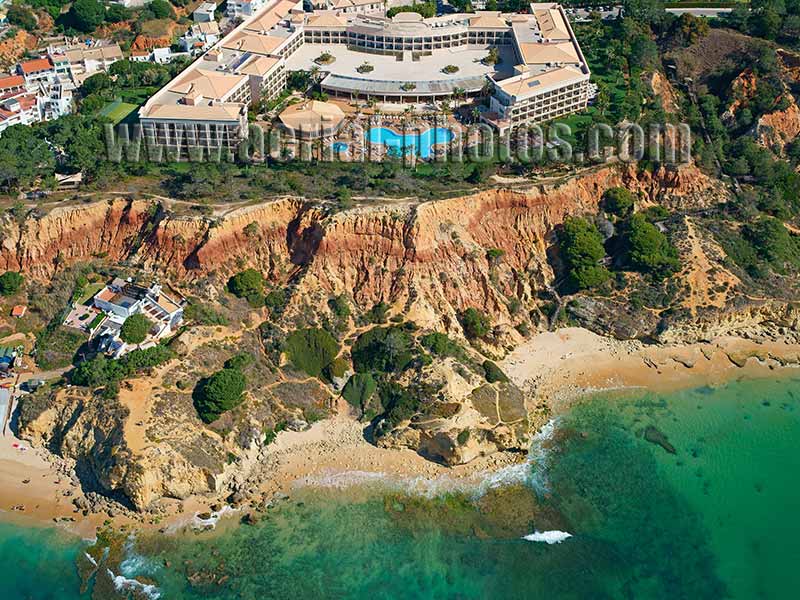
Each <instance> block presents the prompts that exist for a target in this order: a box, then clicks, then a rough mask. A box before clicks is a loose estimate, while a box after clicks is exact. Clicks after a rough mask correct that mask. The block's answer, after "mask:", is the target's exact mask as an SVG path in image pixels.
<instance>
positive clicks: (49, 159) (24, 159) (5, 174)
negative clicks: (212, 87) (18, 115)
mask: <svg viewBox="0 0 800 600" xmlns="http://www.w3.org/2000/svg"><path fill="white" fill-rule="evenodd" d="M54 169H55V158H54V157H53V153H52V152H51V151H50V148H48V146H47V143H45V141H44V140H43V139H41V138H40V137H38V136H37V135H36V134H35V132H34V129H33V127H29V126H27V125H12V126H11V127H9V128H8V129H6V130H5V131H4V132H3V135H2V136H0V187H2V188H4V189H18V188H22V187H28V186H30V185H31V184H32V183H33V182H34V181H35V180H36V179H37V178H38V177H44V176H46V175H51V174H52V173H53V171H54Z"/></svg>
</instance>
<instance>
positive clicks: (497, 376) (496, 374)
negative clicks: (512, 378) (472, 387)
mask: <svg viewBox="0 0 800 600" xmlns="http://www.w3.org/2000/svg"><path fill="white" fill-rule="evenodd" d="M483 375H484V377H485V378H486V381H488V382H489V383H497V382H501V383H505V382H506V381H508V377H506V374H505V373H503V371H501V370H500V367H498V366H497V365H496V364H494V363H493V362H492V361H490V360H485V361H483Z"/></svg>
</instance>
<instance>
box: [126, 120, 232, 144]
mask: <svg viewBox="0 0 800 600" xmlns="http://www.w3.org/2000/svg"><path fill="white" fill-rule="evenodd" d="M242 125H243V124H241V123H240V124H238V125H209V124H205V123H204V124H197V123H192V122H189V121H186V122H183V123H156V122H153V121H142V133H143V134H144V136H145V139H146V140H147V143H148V144H151V145H156V144H157V145H161V146H166V147H169V148H178V147H188V146H190V145H196V146H203V147H206V148H216V147H220V146H221V147H223V148H235V147H236V146H237V145H238V144H239V142H240V141H241V140H242V134H243V131H244V129H243V126H242Z"/></svg>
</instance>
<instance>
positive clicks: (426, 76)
mask: <svg viewBox="0 0 800 600" xmlns="http://www.w3.org/2000/svg"><path fill="white" fill-rule="evenodd" d="M323 52H327V53H329V54H332V55H333V56H334V57H336V60H334V61H333V62H332V63H328V64H326V65H319V64H317V63H316V62H314V59H315V58H317V57H318V56H319V55H320V54H322V53H323ZM487 52H488V48H474V47H470V48H467V47H459V48H447V49H440V50H434V51H433V53H432V54H431V55H430V56H422V57H420V60H416V61H411V60H408V61H405V60H397V58H396V57H395V56H393V55H385V54H370V53H367V52H359V51H356V50H350V49H349V48H348V47H347V46H346V45H345V44H304V45H302V46H301V47H300V48H299V49H298V50H297V52H295V53H294V54H293V55H292V56H291V57H289V59H288V60H287V62H286V67H287V69H288V70H289V71H296V70H306V71H307V70H309V69H311V68H312V67H319V69H320V70H321V71H323V72H325V73H331V74H333V75H341V76H344V77H351V78H357V79H361V80H363V81H373V82H383V81H387V82H388V81H392V82H394V81H419V82H426V81H435V80H439V81H442V80H453V81H458V80H461V79H465V78H470V77H485V76H486V75H492V74H494V76H495V78H496V79H503V78H505V77H509V76H511V75H512V73H513V68H514V58H513V50H512V49H511V47H510V46H502V47H501V52H500V59H501V60H500V63H499V64H497V65H486V64H484V63H483V59H484V58H486V53H487ZM363 63H369V64H370V65H372V66H373V67H374V69H373V70H372V71H370V72H369V73H359V72H358V71H357V70H356V69H357V68H358V67H359V66H360V65H362V64H363ZM447 65H455V66H457V67H458V71H457V72H456V73H443V72H442V69H444V67H446V66H447Z"/></svg>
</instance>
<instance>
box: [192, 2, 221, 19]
mask: <svg viewBox="0 0 800 600" xmlns="http://www.w3.org/2000/svg"><path fill="white" fill-rule="evenodd" d="M216 10H217V5H216V4H215V3H214V2H203V3H202V4H200V5H199V6H198V7H197V8H195V9H194V12H193V13H192V20H194V22H195V23H211V22H213V21H214V20H215V19H214V13H215V12H216Z"/></svg>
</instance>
